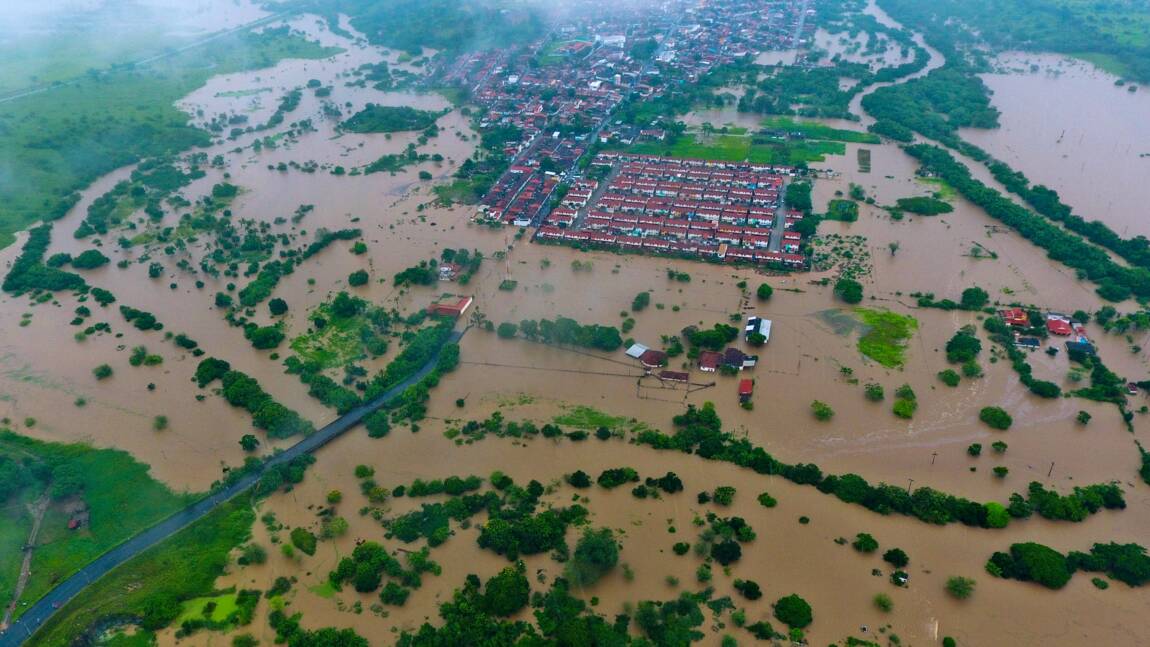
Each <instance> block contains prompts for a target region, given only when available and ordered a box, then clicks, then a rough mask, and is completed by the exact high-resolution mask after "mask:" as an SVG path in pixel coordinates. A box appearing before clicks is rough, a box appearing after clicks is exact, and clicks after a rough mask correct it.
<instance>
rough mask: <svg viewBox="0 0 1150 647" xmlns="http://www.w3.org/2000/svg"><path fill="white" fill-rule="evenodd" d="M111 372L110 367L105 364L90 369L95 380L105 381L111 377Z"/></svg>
mask: <svg viewBox="0 0 1150 647" xmlns="http://www.w3.org/2000/svg"><path fill="white" fill-rule="evenodd" d="M112 372H113V371H112V367H111V366H108V365H107V364H100V365H99V366H97V367H96V368H94V369H92V375H95V376H96V379H97V380H105V379H108V378H109V377H112Z"/></svg>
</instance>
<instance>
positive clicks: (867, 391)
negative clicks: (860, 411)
mask: <svg viewBox="0 0 1150 647" xmlns="http://www.w3.org/2000/svg"><path fill="white" fill-rule="evenodd" d="M863 394H864V395H865V396H866V399H867V400H870V401H871V402H881V401H882V399H883V397H884V394H883V390H882V385H881V384H878V383H876V382H868V383H867V384H866V386H864V387H863Z"/></svg>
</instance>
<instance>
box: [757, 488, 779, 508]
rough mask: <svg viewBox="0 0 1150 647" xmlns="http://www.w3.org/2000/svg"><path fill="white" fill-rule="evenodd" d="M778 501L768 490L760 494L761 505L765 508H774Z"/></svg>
mask: <svg viewBox="0 0 1150 647" xmlns="http://www.w3.org/2000/svg"><path fill="white" fill-rule="evenodd" d="M778 503H779V502H778V501H776V500H775V497H773V496H771V495H770V494H769V493H767V492H763V493H762V494H760V495H759V505H761V506H763V507H764V508H773V507H775V506H776V505H778Z"/></svg>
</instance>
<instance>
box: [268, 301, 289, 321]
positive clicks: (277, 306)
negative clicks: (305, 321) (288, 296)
mask: <svg viewBox="0 0 1150 647" xmlns="http://www.w3.org/2000/svg"><path fill="white" fill-rule="evenodd" d="M268 311H269V312H271V314H272V316H273V317H278V316H280V315H282V314H286V313H287V311H288V304H287V301H284V300H283V299H280V298H279V297H276V298H275V299H272V300H271V301H268Z"/></svg>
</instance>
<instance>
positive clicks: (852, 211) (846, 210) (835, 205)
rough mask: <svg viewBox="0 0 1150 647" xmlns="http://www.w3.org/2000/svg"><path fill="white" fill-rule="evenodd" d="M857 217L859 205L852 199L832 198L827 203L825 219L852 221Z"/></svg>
mask: <svg viewBox="0 0 1150 647" xmlns="http://www.w3.org/2000/svg"><path fill="white" fill-rule="evenodd" d="M858 219H859V205H858V203H857V202H855V201H853V200H840V199H837V198H836V199H834V200H831V201H830V202H828V203H827V220H839V221H842V222H854V221H856V220H858Z"/></svg>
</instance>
